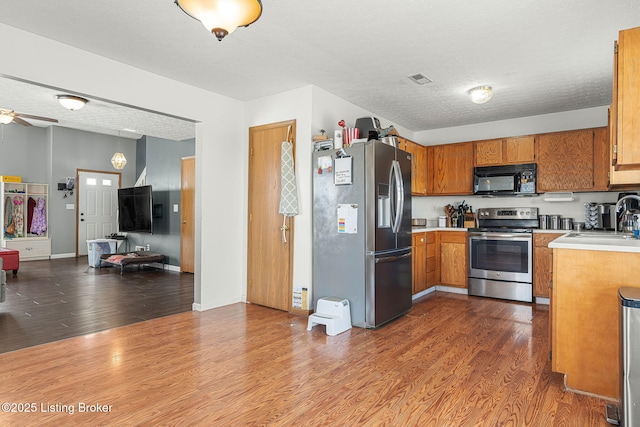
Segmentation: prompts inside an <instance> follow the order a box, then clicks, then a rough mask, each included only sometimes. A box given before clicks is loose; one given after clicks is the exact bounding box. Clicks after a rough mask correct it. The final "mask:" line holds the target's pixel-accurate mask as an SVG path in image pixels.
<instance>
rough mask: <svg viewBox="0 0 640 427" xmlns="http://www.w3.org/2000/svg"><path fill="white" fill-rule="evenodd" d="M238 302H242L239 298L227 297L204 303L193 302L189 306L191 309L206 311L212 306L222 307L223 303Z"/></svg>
mask: <svg viewBox="0 0 640 427" xmlns="http://www.w3.org/2000/svg"><path fill="white" fill-rule="evenodd" d="M238 302H242V300H241V298H233V299H228V300H223V301H213V302H210V303H206V304H202V303H196V302H194V303H193V305H192V306H191V307H192V309H193V311H207V310H211V309H212V308H218V307H224V306H225V305H231V304H235V303H238Z"/></svg>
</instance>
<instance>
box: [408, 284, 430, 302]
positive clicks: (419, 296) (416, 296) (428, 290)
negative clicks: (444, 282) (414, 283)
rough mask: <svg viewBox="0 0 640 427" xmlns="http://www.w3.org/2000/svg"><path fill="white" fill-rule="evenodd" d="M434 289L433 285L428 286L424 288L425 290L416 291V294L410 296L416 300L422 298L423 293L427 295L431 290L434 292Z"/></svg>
mask: <svg viewBox="0 0 640 427" xmlns="http://www.w3.org/2000/svg"><path fill="white" fill-rule="evenodd" d="M435 291H436V287H435V286H432V287H430V288H429V289H425V290H424V291H422V292H418V293H417V294H415V295H414V296H413V297H412V299H414V300H417V299H418V298H422V297H423V296H425V295H429V294H430V293H433V292H435Z"/></svg>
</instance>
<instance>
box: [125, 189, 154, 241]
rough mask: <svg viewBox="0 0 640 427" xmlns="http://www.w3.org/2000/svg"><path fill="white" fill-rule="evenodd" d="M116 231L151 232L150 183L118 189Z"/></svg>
mask: <svg viewBox="0 0 640 427" xmlns="http://www.w3.org/2000/svg"><path fill="white" fill-rule="evenodd" d="M118 231H119V232H120V233H152V232H153V196H152V192H151V186H150V185H145V186H141V187H131V188H119V189H118Z"/></svg>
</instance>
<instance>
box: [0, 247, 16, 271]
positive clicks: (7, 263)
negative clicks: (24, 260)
mask: <svg viewBox="0 0 640 427" xmlns="http://www.w3.org/2000/svg"><path fill="white" fill-rule="evenodd" d="M0 258H2V269H3V270H5V271H11V270H13V274H18V269H19V268H20V252H19V251H16V250H15V249H8V248H0Z"/></svg>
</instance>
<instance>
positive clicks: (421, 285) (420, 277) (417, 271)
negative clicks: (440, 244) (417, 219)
mask: <svg viewBox="0 0 640 427" xmlns="http://www.w3.org/2000/svg"><path fill="white" fill-rule="evenodd" d="M412 240H413V241H412V244H413V247H412V252H411V255H412V267H413V270H412V276H411V277H412V287H413V294H414V295H415V294H417V293H419V292H422V291H424V290H425V289H427V233H426V232H425V233H413V236H412Z"/></svg>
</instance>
